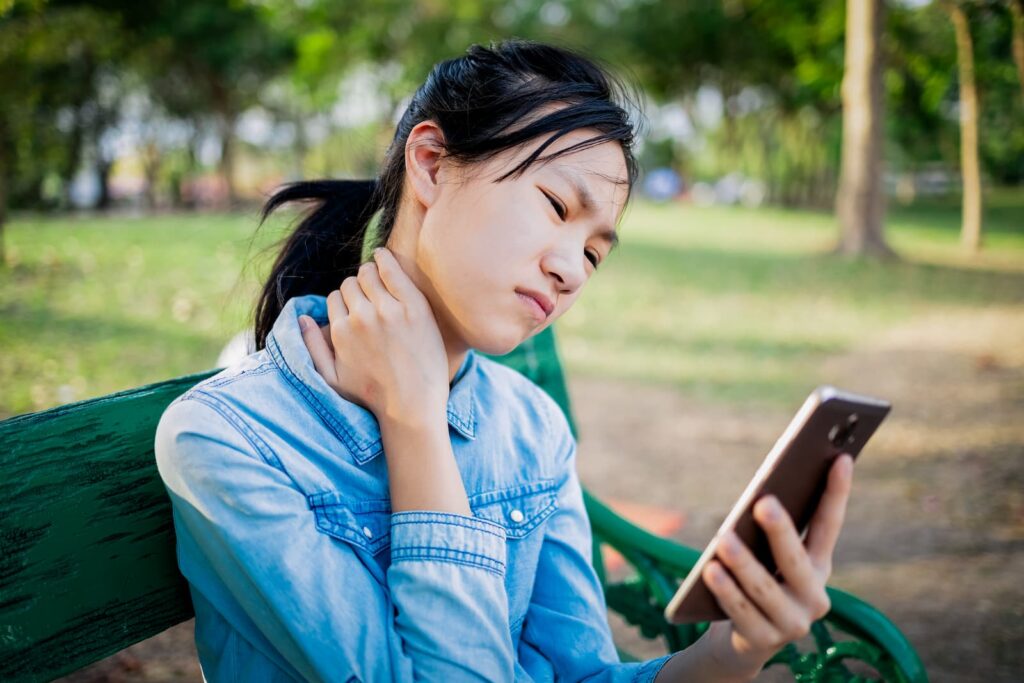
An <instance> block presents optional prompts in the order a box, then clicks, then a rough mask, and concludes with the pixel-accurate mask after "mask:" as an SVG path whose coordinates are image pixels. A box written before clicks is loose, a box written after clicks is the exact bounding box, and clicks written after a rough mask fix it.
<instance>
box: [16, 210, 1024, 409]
mask: <svg viewBox="0 0 1024 683" xmlns="http://www.w3.org/2000/svg"><path fill="white" fill-rule="evenodd" d="M1005 203H1006V206H1001V205H997V206H995V207H993V208H992V209H991V211H992V215H991V216H987V221H988V222H987V223H986V229H987V230H989V239H988V242H987V244H988V247H987V249H986V250H985V251H983V252H982V253H981V254H980V255H978V256H974V257H971V256H968V255H965V254H963V253H962V252H961V251H960V249H959V243H958V241H957V240H958V235H957V232H956V230H957V225H958V220H959V219H958V213H957V210H956V207H955V206H929V207H921V208H920V209H900V210H893V211H891V212H890V214H889V219H888V236H889V239H890V241H891V243H892V244H893V245H894V246H895V247H896V248H897V249H898V250H899V251H900V253H901V255H902V256H903V259H902V260H901V261H899V262H894V263H872V262H858V261H850V260H846V259H843V258H840V257H837V256H833V255H831V254H830V253H829V249H830V247H831V245H832V242H833V240H834V238H835V233H836V228H835V225H834V223H833V219H832V218H831V217H830V216H828V215H826V214H821V213H813V212H797V211H787V210H782V209H765V210H757V211H755V210H745V209H731V208H706V209H698V208H694V207H690V206H681V205H654V204H650V203H644V202H638V203H636V204H635V205H634V206H633V207H632V208H631V209H630V210H629V212H628V213H627V215H626V218H625V220H624V222H623V225H622V226H621V229H620V232H621V234H622V245H621V247H620V249H619V250H618V252H617V253H615V254H613V255H612V256H611V258H610V259H608V261H607V262H606V263H605V264H603V265H602V267H601V269H600V270H599V271H598V273H597V275H596V276H595V277H594V278H593V279H592V281H591V283H590V284H588V286H587V290H586V291H585V292H584V294H583V296H582V297H581V298H580V300H579V301H578V303H577V304H576V306H575V308H574V309H573V310H572V311H570V312H569V313H568V314H567V315H566V316H565V317H564V318H563V319H562V320H561V321H560V322H559V324H558V333H559V337H560V347H561V350H562V355H563V357H564V361H565V363H566V366H567V369H568V371H569V372H570V373H586V374H596V375H602V376H608V377H620V378H626V379H634V380H638V381H644V382H659V383H667V384H670V385H673V386H677V387H679V388H680V389H681V390H683V391H685V392H687V393H690V394H692V395H694V396H696V397H699V398H701V399H704V400H721V401H728V402H744V403H748V402H755V403H756V402H781V401H785V402H787V403H789V404H792V403H793V402H794V401H798V400H799V399H800V398H802V397H803V396H804V395H805V394H806V392H807V391H808V390H809V389H810V388H812V387H813V386H815V385H816V384H818V383H821V382H824V381H827V379H828V378H827V376H825V375H823V373H822V371H821V366H822V363H823V361H824V360H825V359H826V358H828V357H830V356H834V355H836V354H841V353H844V352H846V351H848V350H850V349H853V348H855V347H856V346H857V345H858V344H860V343H862V342H863V341H864V340H865V339H867V338H869V337H871V336H873V335H878V334H882V333H884V332H885V331H886V330H888V329H891V328H893V327H894V326H896V325H899V324H901V323H905V322H907V321H909V320H912V319H914V318H916V317H919V316H920V317H924V316H934V315H936V314H937V313H942V312H946V311H948V312H951V313H952V312H956V311H961V310H965V309H977V308H978V307H986V306H1002V307H1004V308H1006V307H1008V308H1009V309H1010V310H1017V311H1020V312H1022V314H1024V308H1022V307H1021V304H1022V302H1024V206H1022V202H1021V201H1020V198H1019V197H1017V203H1016V204H1014V203H1013V201H1009V200H1007V201H1006V202H1005ZM286 224H287V221H286V220H285V219H279V220H278V221H277V222H275V223H272V224H270V225H268V226H267V227H266V228H265V229H264V230H263V231H261V233H260V234H259V235H258V236H257V238H256V239H255V241H253V234H254V230H255V226H256V217H255V215H254V214H246V215H242V214H238V215H175V216H157V217H149V218H137V219H136V218H86V219H74V218H60V219H37V218H24V219H20V220H16V221H14V222H12V223H11V224H10V225H9V226H8V229H7V235H6V240H7V249H8V261H9V267H8V268H7V269H6V270H5V271H3V272H0V347H2V348H3V350H4V353H3V354H2V356H0V384H2V386H3V387H4V391H3V393H2V396H0V417H2V416H6V415H13V414H18V413H21V412H27V411H31V410H38V409H41V408H46V407H50V406H53V405H58V404H61V403H66V402H70V401H73V400H80V399H83V398H88V397H91V396H97V395H101V394H105V393H109V392H112V391H117V390H121V389H125V388H129V387H132V386H137V385H140V384H144V383H148V382H155V381H159V380H162V379H167V378H170V377H174V376H178V375H183V374H187V373H191V372H197V371H200V370H205V369H208V368H210V367H211V366H212V365H213V363H214V361H215V359H216V357H217V354H218V352H219V350H220V349H221V347H222V346H223V344H224V343H225V342H226V341H227V340H228V339H229V338H230V337H231V336H232V335H233V334H234V333H235V332H237V331H238V330H240V329H242V328H243V327H245V326H246V324H247V319H248V316H249V314H250V311H251V307H252V304H253V301H254V297H255V294H256V291H257V286H258V282H259V279H258V278H259V274H260V273H262V272H265V270H266V267H267V265H268V263H267V258H266V256H265V257H264V258H262V259H256V260H253V257H255V256H256V255H257V254H258V253H259V250H260V249H261V248H263V247H265V246H267V245H269V244H271V243H272V242H273V241H274V240H275V239H277V238H279V237H280V236H282V234H283V232H282V230H283V228H284V227H285V226H286ZM250 242H252V243H251V244H250ZM272 255H273V253H272V252H270V256H272ZM246 264H249V265H250V268H248V269H247V270H245V271H243V266H245V265H246Z"/></svg>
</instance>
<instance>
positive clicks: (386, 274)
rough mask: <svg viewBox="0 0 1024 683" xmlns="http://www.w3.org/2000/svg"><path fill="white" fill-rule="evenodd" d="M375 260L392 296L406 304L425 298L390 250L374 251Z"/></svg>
mask: <svg viewBox="0 0 1024 683" xmlns="http://www.w3.org/2000/svg"><path fill="white" fill-rule="evenodd" d="M373 260H374V261H375V262H376V264H377V272H378V273H379V274H380V279H381V282H383V283H384V286H385V287H386V288H387V290H388V291H389V292H390V293H391V296H393V297H395V298H396V299H398V300H399V301H401V302H403V303H406V304H409V303H413V302H415V301H418V300H419V298H421V297H422V296H423V293H422V292H421V291H420V290H419V288H418V287H417V286H416V283H414V282H413V281H412V279H410V278H409V276H408V275H407V274H406V272H405V271H404V270H402V265H401V264H400V263H399V262H398V259H397V258H395V255H394V254H392V253H391V251H390V250H389V249H387V248H385V247H381V248H379V249H374V250H373Z"/></svg>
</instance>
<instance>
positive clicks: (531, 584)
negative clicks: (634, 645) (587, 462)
mask: <svg viewBox="0 0 1024 683" xmlns="http://www.w3.org/2000/svg"><path fill="white" fill-rule="evenodd" d="M300 314H307V315H310V316H312V317H313V318H314V319H315V320H317V321H318V322H319V323H321V324H325V323H326V322H327V309H326V302H325V299H324V297H321V296H315V295H310V296H302V297H296V298H294V299H291V300H290V301H288V303H287V304H286V305H285V307H284V310H283V311H282V312H281V315H280V316H279V317H278V319H277V321H276V323H275V324H274V328H273V331H272V332H271V334H270V335H269V336H268V339H267V345H266V348H265V349H263V350H262V351H259V352H257V353H254V354H252V355H250V356H248V357H247V358H245V359H244V360H243V361H241V362H239V363H237V364H235V365H233V366H231V367H228V368H226V369H225V370H223V371H222V372H220V373H219V374H217V375H215V376H213V377H211V378H209V379H207V380H205V381H203V382H201V383H199V384H198V385H196V386H195V387H193V388H192V389H190V390H189V391H188V392H186V393H185V394H184V395H182V396H181V397H179V398H178V399H176V400H175V401H174V402H173V403H172V404H171V405H170V406H169V407H168V408H167V410H166V412H165V413H164V414H163V416H162V417H161V420H160V424H159V426H158V429H157V433H156V444H155V445H156V459H157V465H158V467H159V470H160V476H161V478H162V479H163V482H164V484H165V485H166V487H167V490H168V492H169V494H170V499H171V504H172V509H173V513H174V528H175V531H176V534H177V553H178V565H179V567H180V569H181V572H182V574H183V575H184V576H185V578H186V579H187V580H188V583H189V587H190V590H191V595H192V601H193V604H194V606H195V612H196V631H195V637H196V646H197V649H198V652H199V659H200V663H201V665H202V668H203V673H204V675H205V677H206V679H207V680H208V681H210V683H221V682H228V681H232V682H233V681H298V680H307V681H413V680H424V681H553V680H566V681H650V680H653V679H654V677H655V676H656V674H657V672H658V670H659V669H660V668H661V666H662V665H663V664H664V662H665V661H666V659H667V657H661V658H658V659H653V660H650V661H647V662H639V663H622V662H620V661H619V659H618V656H617V654H616V651H615V647H614V645H613V644H612V638H611V633H610V630H609V627H608V622H607V618H606V607H605V603H604V597H603V594H602V591H601V586H600V583H599V581H598V578H597V575H596V574H595V572H594V569H593V567H592V566H591V562H590V553H591V535H590V524H589V522H588V520H587V516H586V513H585V511H584V507H583V499H582V490H581V488H580V483H579V480H578V478H577V474H576V468H575V456H576V443H575V440H574V438H573V436H572V433H571V432H570V430H569V425H568V422H567V421H566V419H565V416H564V415H563V413H562V411H561V409H560V408H559V407H558V405H557V404H556V403H555V402H554V401H553V400H552V399H551V398H550V397H549V396H548V395H547V394H546V393H545V392H544V391H543V390H542V389H540V388H539V387H538V386H537V385H536V384H534V383H532V382H531V381H529V380H528V379H526V378H525V377H523V376H522V375H520V374H519V373H517V372H515V371H514V370H511V369H509V368H506V367H505V366H503V365H501V364H499V363H496V362H494V361H492V360H490V359H488V358H486V357H484V356H481V355H479V354H477V353H476V352H473V351H471V352H470V353H469V355H468V356H467V358H466V360H465V362H464V363H463V365H462V367H461V368H460V369H459V371H458V373H457V374H456V376H455V379H454V383H453V385H452V388H451V391H450V396H449V400H448V424H449V434H450V436H451V441H452V447H453V450H454V453H455V459H456V461H457V464H458V467H459V470H460V471H461V473H462V478H463V481H464V483H465V487H466V491H467V494H468V495H469V503H470V508H471V510H472V515H470V516H466V515H459V514H451V513H443V512H431V511H405V512H397V513H393V512H392V511H391V507H390V501H389V496H388V479H387V463H386V461H385V458H384V456H383V451H382V446H381V439H380V431H379V427H378V424H377V420H376V418H375V417H374V416H373V414H372V413H371V412H369V411H368V410H365V409H364V408H362V407H360V406H358V405H356V404H354V403H352V402H350V401H346V400H345V399H343V398H341V397H340V396H339V395H338V394H337V393H336V392H335V391H334V390H333V389H331V388H330V387H329V386H328V385H327V384H326V382H324V380H323V379H322V378H321V377H320V375H318V374H317V372H316V370H315V369H314V367H313V363H312V360H311V359H310V356H309V353H308V352H307V350H306V347H305V344H304V343H303V341H302V336H301V333H300V330H299V324H298V316H299V315H300Z"/></svg>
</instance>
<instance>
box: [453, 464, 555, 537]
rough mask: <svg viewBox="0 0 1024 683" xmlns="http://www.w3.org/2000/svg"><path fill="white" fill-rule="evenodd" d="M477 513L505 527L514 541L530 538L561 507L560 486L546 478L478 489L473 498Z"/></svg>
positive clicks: (470, 501) (471, 501)
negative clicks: (507, 486) (504, 486)
mask: <svg viewBox="0 0 1024 683" xmlns="http://www.w3.org/2000/svg"><path fill="white" fill-rule="evenodd" d="M469 507H470V509H471V510H472V511H473V515H474V516H476V517H479V518H481V519H486V520H487V521H489V522H493V523H495V524H498V525H500V526H502V527H504V528H505V537H506V538H507V539H508V540H510V541H515V540H519V539H523V538H526V537H527V536H529V535H530V534H531V533H533V532H534V530H536V529H537V528H538V527H540V526H541V525H542V524H543V523H544V521H545V520H546V519H547V518H548V517H550V516H551V515H552V513H554V512H555V510H557V509H558V486H557V482H556V481H555V480H553V479H542V480H539V481H536V482H532V483H529V484H521V485H517V486H512V487H509V488H505V489H499V490H496V491H486V492H482V493H478V494H476V495H474V496H472V497H470V499H469Z"/></svg>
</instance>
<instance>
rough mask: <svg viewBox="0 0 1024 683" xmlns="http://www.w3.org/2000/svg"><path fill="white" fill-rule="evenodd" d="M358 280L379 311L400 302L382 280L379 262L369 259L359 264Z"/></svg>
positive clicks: (364, 292)
mask: <svg viewBox="0 0 1024 683" xmlns="http://www.w3.org/2000/svg"><path fill="white" fill-rule="evenodd" d="M356 280H357V281H358V282H359V287H360V289H362V290H363V294H364V295H365V296H366V298H367V299H369V300H370V302H371V303H372V304H373V305H374V307H376V309H377V310H378V311H384V310H387V309H388V307H390V306H391V305H394V304H397V303H398V302H397V301H396V300H395V297H393V296H392V295H391V292H389V291H388V289H387V287H385V286H384V283H383V281H381V278H380V273H379V272H378V267H377V264H376V263H374V262H373V261H367V262H366V263H364V264H363V265H361V266H359V271H358V272H357V273H356Z"/></svg>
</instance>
